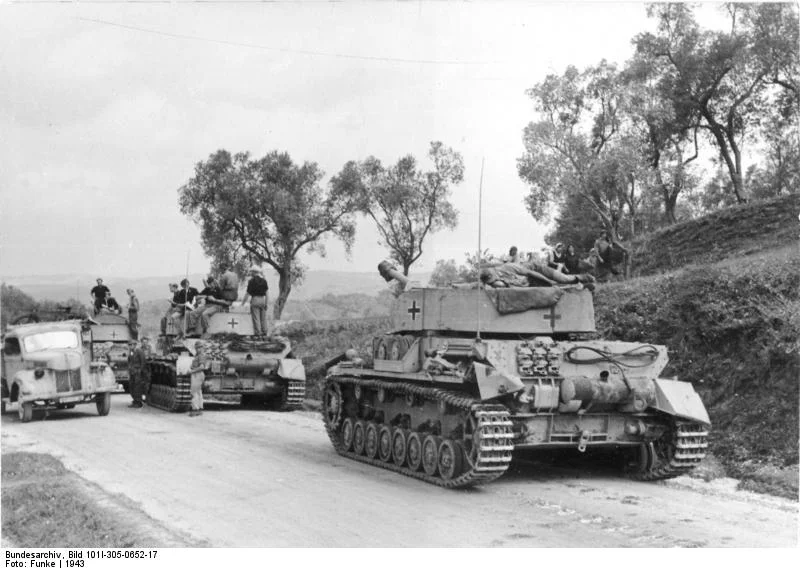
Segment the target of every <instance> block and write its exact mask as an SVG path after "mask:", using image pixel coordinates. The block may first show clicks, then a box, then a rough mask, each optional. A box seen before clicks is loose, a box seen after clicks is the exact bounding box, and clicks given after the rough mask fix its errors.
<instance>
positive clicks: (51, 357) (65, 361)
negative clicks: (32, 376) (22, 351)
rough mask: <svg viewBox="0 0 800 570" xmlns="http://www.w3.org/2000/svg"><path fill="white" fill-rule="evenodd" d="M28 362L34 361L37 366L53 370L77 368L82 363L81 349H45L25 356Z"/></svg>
mask: <svg viewBox="0 0 800 570" xmlns="http://www.w3.org/2000/svg"><path fill="white" fill-rule="evenodd" d="M25 360H27V361H28V362H33V363H34V364H35V365H36V366H41V367H44V368H50V369H51V370H75V369H76V368H80V365H81V351H80V350H57V351H56V350H45V351H42V352H35V353H33V354H28V355H26V357H25Z"/></svg>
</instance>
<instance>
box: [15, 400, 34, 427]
mask: <svg viewBox="0 0 800 570" xmlns="http://www.w3.org/2000/svg"><path fill="white" fill-rule="evenodd" d="M17 406H19V409H18V410H17V411H18V413H19V421H21V422H22V423H25V422H29V421H31V420H32V419H33V402H20V403H19V404H17Z"/></svg>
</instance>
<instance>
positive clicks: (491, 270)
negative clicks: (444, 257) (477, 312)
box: [481, 261, 594, 287]
mask: <svg viewBox="0 0 800 570" xmlns="http://www.w3.org/2000/svg"><path fill="white" fill-rule="evenodd" d="M481 281H482V282H483V283H485V284H487V285H490V286H492V287H549V286H552V285H555V284H562V285H574V284H576V283H592V282H593V281H594V278H593V277H592V276H591V275H565V274H563V273H561V272H560V271H557V270H555V269H551V268H550V267H547V266H546V265H544V264H541V263H537V262H535V261H531V262H528V263H525V264H522V263H502V264H499V265H491V266H489V267H485V268H484V269H482V270H481Z"/></svg>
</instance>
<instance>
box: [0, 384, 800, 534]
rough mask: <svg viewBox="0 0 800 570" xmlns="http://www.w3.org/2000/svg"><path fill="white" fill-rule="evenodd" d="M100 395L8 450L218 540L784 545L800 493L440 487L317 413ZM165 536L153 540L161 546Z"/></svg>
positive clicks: (591, 479) (516, 482) (11, 440)
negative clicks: (175, 407)
mask: <svg viewBox="0 0 800 570" xmlns="http://www.w3.org/2000/svg"><path fill="white" fill-rule="evenodd" d="M129 401H130V400H129V398H128V397H127V396H125V395H122V394H118V395H115V396H114V399H113V405H112V411H111V414H110V415H109V416H108V417H105V418H101V417H98V416H97V415H96V413H95V410H94V407H88V406H84V407H83V408H80V407H79V408H76V409H75V410H67V411H63V412H57V413H52V414H51V415H50V416H49V417H48V418H47V419H46V420H44V421H41V420H38V419H37V420H34V421H33V422H31V423H29V424H21V423H20V422H19V420H18V419H17V417H16V415H15V414H10V415H6V416H3V419H2V446H3V450H4V451H35V452H42V453H51V454H53V455H55V456H56V457H58V458H59V459H61V460H62V461H63V462H64V464H65V465H66V467H67V468H69V469H72V470H74V471H76V472H77V473H78V474H80V475H82V476H83V477H84V478H86V479H88V480H89V481H91V482H93V483H95V484H97V485H99V486H100V487H101V488H103V489H104V490H105V491H107V492H109V493H119V494H122V495H124V496H125V497H127V499H129V501H128V504H130V505H132V508H138V509H141V511H143V512H144V514H146V515H149V517H151V518H152V519H155V520H156V521H158V523H160V524H161V525H163V526H164V527H166V528H169V529H174V531H175V532H176V533H179V534H180V535H182V536H189V537H191V538H192V539H193V541H196V543H198V544H207V545H210V546H216V547H239V546H250V547H266V546H299V547H304V546H323V547H338V546H352V547H391V546H395V547H415V546H416V547H424V546H442V547H449V546H480V547H488V546H512V547H544V546H548V547H572V546H581V547H604V546H612V547H621V546H642V547H644V546H653V547H671V546H713V547H720V546H736V547H758V546H784V547H793V546H797V543H798V509H797V507H798V505H797V503H795V502H792V501H789V500H785V499H779V498H773V497H769V496H764V495H756V494H751V493H746V492H739V491H732V490H730V489H727V488H725V486H724V483H725V481H724V480H723V481H722V483H716V484H714V483H704V482H702V481H698V480H695V479H689V478H686V477H684V478H680V479H677V480H674V481H671V482H668V483H655V484H653V483H637V482H632V481H629V480H626V479H624V478H622V477H621V476H618V475H617V474H616V473H615V472H611V471H608V470H606V471H603V470H602V469H592V470H591V471H590V472H589V473H586V472H585V471H583V470H577V469H570V468H564V467H552V466H546V465H542V464H537V463H528V462H526V463H521V464H519V465H516V466H515V467H514V468H513V471H512V472H509V473H508V474H506V475H505V476H504V477H503V478H502V479H500V480H499V481H497V482H495V483H493V484H491V485H489V486H486V487H481V488H476V489H472V490H466V491H447V490H443V489H440V488H437V487H434V486H431V485H427V484H425V483H422V482H419V481H416V480H412V479H409V478H406V477H403V476H400V475H396V474H393V473H390V472H388V471H384V470H380V469H375V468H372V467H369V466H366V465H361V464H357V463H354V462H352V461H349V460H346V459H344V458H341V457H339V456H337V455H336V454H335V453H334V452H333V449H332V447H331V445H330V443H329V441H328V438H327V436H326V434H325V430H324V429H323V427H322V422H321V420H320V418H319V416H318V415H317V414H315V413H313V412H293V413H283V414H281V413H275V412H263V411H250V410H240V409H238V408H236V407H226V406H218V407H216V409H212V410H208V411H206V413H205V414H204V415H203V416H201V417H199V418H190V417H187V416H186V415H176V414H168V413H166V412H162V411H159V410H154V409H150V408H144V409H142V410H132V409H128V408H127V407H126V406H127V404H128V402H129ZM154 546H157V545H154Z"/></svg>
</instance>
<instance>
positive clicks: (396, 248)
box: [348, 141, 464, 275]
mask: <svg viewBox="0 0 800 570" xmlns="http://www.w3.org/2000/svg"><path fill="white" fill-rule="evenodd" d="M428 157H429V158H430V160H431V162H432V163H433V170H430V171H427V172H423V171H421V170H419V169H418V167H417V161H416V159H415V158H414V157H413V156H412V155H407V156H404V157H403V158H401V159H400V160H398V161H397V164H395V165H393V166H389V167H385V166H383V164H382V163H381V161H380V160H378V159H377V158H375V157H374V156H370V157H369V158H367V159H366V160H364V161H363V162H362V163H361V164H360V165H355V164H354V163H349V164H348V167H351V168H352V169H356V168H357V169H358V171H359V172H360V181H361V188H362V191H363V198H364V200H363V210H364V212H366V214H367V215H369V216H370V217H371V218H372V219H373V220H374V221H375V223H376V225H377V227H378V232H379V233H380V236H381V243H382V244H383V245H385V246H386V247H388V248H389V250H390V252H391V253H390V256H391V258H392V259H393V260H394V261H396V262H397V263H398V264H400V265H401V266H402V267H403V275H408V270H409V267H411V265H412V264H413V263H414V262H415V261H416V260H417V259H419V257H420V256H421V255H422V244H423V243H424V241H425V238H426V237H427V236H428V234H429V233H434V232H437V231H440V230H442V229H453V228H455V226H456V223H457V221H458V212H457V211H456V209H455V208H454V207H453V205H452V204H451V203H450V200H449V198H450V194H451V186H453V185H457V184H460V183H461V182H462V181H463V179H464V163H463V160H462V158H461V155H460V154H459V153H458V152H456V151H454V150H453V149H451V148H449V147H445V146H444V145H443V144H442V143H441V142H438V141H437V142H432V143H431V146H430V150H429V151H428Z"/></svg>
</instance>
